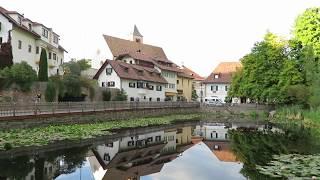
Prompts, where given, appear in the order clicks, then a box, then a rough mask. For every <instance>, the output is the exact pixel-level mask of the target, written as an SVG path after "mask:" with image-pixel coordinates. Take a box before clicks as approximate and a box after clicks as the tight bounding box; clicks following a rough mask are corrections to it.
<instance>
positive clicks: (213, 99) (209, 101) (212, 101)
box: [204, 96, 223, 106]
mask: <svg viewBox="0 0 320 180" xmlns="http://www.w3.org/2000/svg"><path fill="white" fill-rule="evenodd" d="M204 104H205V105H207V106H223V102H222V101H221V99H219V98H218V97H217V96H210V97H205V98H204Z"/></svg>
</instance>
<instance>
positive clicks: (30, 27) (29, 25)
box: [28, 23, 32, 31]
mask: <svg viewBox="0 0 320 180" xmlns="http://www.w3.org/2000/svg"><path fill="white" fill-rule="evenodd" d="M28 27H29V30H30V31H31V29H32V26H31V24H30V23H29V24H28Z"/></svg>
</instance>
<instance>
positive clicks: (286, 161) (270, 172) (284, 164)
mask: <svg viewBox="0 0 320 180" xmlns="http://www.w3.org/2000/svg"><path fill="white" fill-rule="evenodd" d="M319 164H320V154H318V155H300V154H287V155H284V154H282V155H274V156H273V160H272V161H271V162H269V163H268V164H267V165H265V166H257V169H258V171H259V172H260V173H262V174H264V175H267V176H270V177H275V178H289V179H297V178H300V179H312V178H313V179H315V178H318V177H320V166H319Z"/></svg>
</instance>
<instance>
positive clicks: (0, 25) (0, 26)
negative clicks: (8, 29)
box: [0, 22, 2, 31]
mask: <svg viewBox="0 0 320 180" xmlns="http://www.w3.org/2000/svg"><path fill="white" fill-rule="evenodd" d="M1 28H2V24H1V22H0V31H1Z"/></svg>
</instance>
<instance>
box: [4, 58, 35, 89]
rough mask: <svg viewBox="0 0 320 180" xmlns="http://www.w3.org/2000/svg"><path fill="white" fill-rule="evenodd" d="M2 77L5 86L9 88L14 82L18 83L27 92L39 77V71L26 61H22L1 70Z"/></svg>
mask: <svg viewBox="0 0 320 180" xmlns="http://www.w3.org/2000/svg"><path fill="white" fill-rule="evenodd" d="M0 77H1V78H3V79H4V84H3V86H4V87H7V88H9V87H10V86H11V85H12V84H16V85H18V86H19V87H20V90H22V91H24V92H25V91H29V90H30V88H31V86H32V84H33V82H34V81H35V80H36V79H37V73H36V71H35V70H33V69H32V67H31V66H30V65H28V64H27V63H26V62H21V63H16V64H14V65H12V66H11V67H6V68H4V69H3V70H1V71H0Z"/></svg>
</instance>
